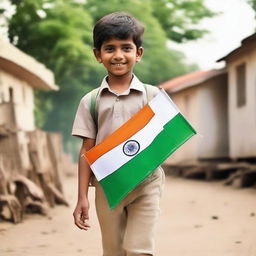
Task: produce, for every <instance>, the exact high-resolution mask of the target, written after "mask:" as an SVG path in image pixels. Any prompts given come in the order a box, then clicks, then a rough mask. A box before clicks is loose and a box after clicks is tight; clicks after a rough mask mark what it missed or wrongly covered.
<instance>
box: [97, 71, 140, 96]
mask: <svg viewBox="0 0 256 256" xmlns="http://www.w3.org/2000/svg"><path fill="white" fill-rule="evenodd" d="M104 89H107V90H108V91H110V92H112V93H114V92H113V91H112V90H111V89H110V87H109V84H108V82H107V76H105V77H104V78H103V80H102V83H101V85H100V91H99V94H101V93H102V91H103V90H104ZM131 89H132V90H136V91H140V92H144V86H143V84H142V82H141V81H140V80H139V79H138V78H137V77H136V76H135V75H134V74H133V78H132V81H131V83H130V86H129V88H128V89H127V90H126V91H124V92H122V93H121V94H120V95H128V94H129V93H130V90H131ZM114 94H116V93H114Z"/></svg>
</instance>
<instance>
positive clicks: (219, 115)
mask: <svg viewBox="0 0 256 256" xmlns="http://www.w3.org/2000/svg"><path fill="white" fill-rule="evenodd" d="M159 86H160V87H162V88H164V89H165V90H166V92H167V93H168V94H169V95H170V97H171V98H172V99H173V101H174V102H175V103H176V105H177V106H178V108H179V109H180V110H181V113H182V114H183V115H184V116H185V117H186V118H187V119H188V120H189V122H190V123H191V124H192V126H193V127H194V128H195V129H196V130H197V132H198V133H199V134H200V135H196V136H194V137H192V139H190V140H189V141H188V142H186V144H185V146H182V147H181V148H179V149H178V150H177V151H176V152H175V153H174V154H172V155H171V156H170V158H169V159H168V160H167V161H166V164H179V163H182V164H185V163H196V162H198V161H201V160H215V159H225V158H227V157H228V156H229V147H228V144H229V143H228V123H227V118H228V117H227V116H228V112H227V93H228V92H227V73H226V70H225V69H221V70H209V71H195V72H192V73H188V74H185V75H182V76H179V77H175V78H173V79H171V80H169V81H167V82H164V83H162V84H160V85H159Z"/></svg>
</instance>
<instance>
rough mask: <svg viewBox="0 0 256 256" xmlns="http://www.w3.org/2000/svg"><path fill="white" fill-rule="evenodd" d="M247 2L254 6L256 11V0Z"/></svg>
mask: <svg viewBox="0 0 256 256" xmlns="http://www.w3.org/2000/svg"><path fill="white" fill-rule="evenodd" d="M247 2H248V3H249V4H250V5H251V6H252V8H253V10H254V11H255V12H256V0H247Z"/></svg>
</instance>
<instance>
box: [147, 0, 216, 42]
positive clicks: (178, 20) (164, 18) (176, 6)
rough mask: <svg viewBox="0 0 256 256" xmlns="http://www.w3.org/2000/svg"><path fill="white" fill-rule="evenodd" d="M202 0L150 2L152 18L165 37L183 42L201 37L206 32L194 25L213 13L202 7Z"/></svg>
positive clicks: (161, 0) (160, 0) (159, 0)
mask: <svg viewBox="0 0 256 256" xmlns="http://www.w3.org/2000/svg"><path fill="white" fill-rule="evenodd" d="M203 1H204V0H179V1H178V0H158V1H154V0H151V1H150V2H151V4H152V6H153V16H154V17H156V18H157V19H158V21H159V22H160V24H161V26H162V28H163V29H164V31H165V33H166V35H167V37H168V38H169V39H171V40H173V41H176V42H184V41H188V40H194V39H197V38H200V37H202V36H203V35H204V34H205V33H206V32H207V31H206V30H202V29H198V28H197V27H196V25H197V24H198V22H199V21H201V20H202V19H203V18H206V17H212V16H213V15H215V13H214V12H212V11H210V10H209V9H208V8H206V7H205V6H204V2H203Z"/></svg>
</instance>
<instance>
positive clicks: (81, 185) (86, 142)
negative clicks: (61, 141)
mask: <svg viewBox="0 0 256 256" xmlns="http://www.w3.org/2000/svg"><path fill="white" fill-rule="evenodd" d="M94 145H95V140H94V139H89V138H84V139H83V144H82V147H81V150H80V155H79V163H78V199H77V205H76V208H75V210H74V213H73V216H74V221H75V224H76V225H77V226H78V227H79V228H80V229H84V230H88V228H89V227H90V226H89V224H88V222H87V221H88V220H89V214H88V211H89V200H88V186H89V182H90V177H91V175H92V171H91V169H90V166H89V164H88V163H87V161H86V159H85V157H83V154H84V153H85V152H86V151H88V150H89V149H91V148H92V147H93V146H94Z"/></svg>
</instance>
